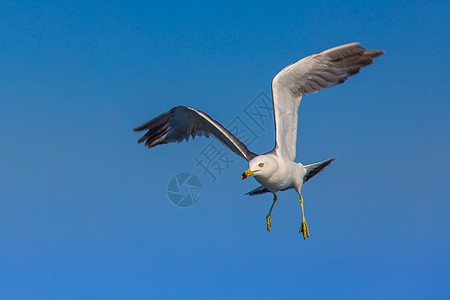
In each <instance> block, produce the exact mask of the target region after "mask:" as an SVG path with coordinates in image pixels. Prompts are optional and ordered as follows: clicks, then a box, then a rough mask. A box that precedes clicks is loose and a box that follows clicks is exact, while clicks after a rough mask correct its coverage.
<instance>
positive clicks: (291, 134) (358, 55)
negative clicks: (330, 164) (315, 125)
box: [272, 43, 384, 161]
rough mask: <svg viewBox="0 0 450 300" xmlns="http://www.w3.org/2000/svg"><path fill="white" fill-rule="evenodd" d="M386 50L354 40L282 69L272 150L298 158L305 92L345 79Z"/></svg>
mask: <svg viewBox="0 0 450 300" xmlns="http://www.w3.org/2000/svg"><path fill="white" fill-rule="evenodd" d="M382 54H384V51H382V50H366V49H364V48H363V47H361V46H360V45H359V44H358V43H351V44H346V45H342V46H339V47H335V48H331V49H329V50H326V51H323V52H321V53H318V54H314V55H311V56H308V57H305V58H303V59H301V60H299V61H298V62H296V63H294V64H291V65H289V66H287V67H286V68H284V69H283V70H281V72H280V73H278V74H277V75H276V76H275V78H274V79H273V81H272V96H273V108H274V113H275V127H276V145H275V148H274V149H273V150H272V151H274V152H275V153H276V154H277V155H279V156H283V157H284V158H286V159H289V160H292V161H293V160H294V159H295V155H296V141H297V125H298V107H299V105H300V101H301V99H302V96H304V95H306V94H309V93H315V92H318V91H320V90H323V89H325V88H328V87H331V86H334V85H337V84H340V83H343V82H344V81H346V80H347V78H348V77H349V76H352V75H354V74H357V73H359V71H360V69H361V68H362V67H364V66H367V65H370V64H372V63H373V58H375V57H377V56H380V55H382Z"/></svg>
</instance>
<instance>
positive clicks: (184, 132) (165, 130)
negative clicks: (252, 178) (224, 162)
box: [134, 106, 257, 161]
mask: <svg viewBox="0 0 450 300" xmlns="http://www.w3.org/2000/svg"><path fill="white" fill-rule="evenodd" d="M142 130H148V131H147V133H146V134H145V135H144V136H143V137H141V138H140V139H139V140H138V143H141V142H144V141H145V145H146V146H147V147H149V148H152V147H155V146H157V145H161V144H168V143H173V142H178V143H179V142H181V141H183V140H186V141H188V140H189V137H190V136H191V137H192V138H194V137H195V136H202V135H204V136H206V137H209V136H210V135H212V136H213V137H215V138H216V139H218V140H219V141H220V142H221V143H222V144H224V145H225V146H226V147H227V148H228V149H230V150H231V151H233V152H234V153H236V154H237V155H239V156H241V157H242V158H244V159H246V160H248V161H249V160H252V159H253V158H254V157H255V156H257V155H256V154H255V153H253V152H251V151H250V150H248V149H247V146H245V145H244V143H242V142H241V141H240V140H239V139H238V138H237V137H235V136H234V135H233V134H232V133H231V132H229V131H228V130H226V129H225V128H224V127H223V126H222V125H220V124H219V123H218V122H216V121H214V120H213V119H212V118H211V117H210V116H208V115H207V114H205V113H204V112H201V111H198V110H196V109H193V108H190V107H186V106H177V107H174V108H172V109H171V110H170V111H168V112H165V113H163V114H161V115H160V116H158V117H156V118H154V119H153V120H150V121H148V122H147V123H145V124H143V125H141V126H138V127H136V128H135V129H134V131H142Z"/></svg>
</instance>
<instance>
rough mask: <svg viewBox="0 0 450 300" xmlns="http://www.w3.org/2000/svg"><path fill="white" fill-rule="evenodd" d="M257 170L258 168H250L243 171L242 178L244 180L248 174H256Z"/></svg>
mask: <svg viewBox="0 0 450 300" xmlns="http://www.w3.org/2000/svg"><path fill="white" fill-rule="evenodd" d="M256 172H258V170H256V171H250V169H248V170H247V171H245V172H244V173H242V177H241V180H244V179H245V178H247V177H248V176H252V175H253V174H255V173H256Z"/></svg>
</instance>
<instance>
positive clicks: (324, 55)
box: [134, 43, 384, 239]
mask: <svg viewBox="0 0 450 300" xmlns="http://www.w3.org/2000/svg"><path fill="white" fill-rule="evenodd" d="M383 54H384V51H382V50H366V49H364V48H363V47H362V46H361V45H360V44H359V43H350V44H345V45H342V46H338V47H334V48H331V49H328V50H326V51H323V52H320V53H317V54H313V55H310V56H308V57H305V58H303V59H301V60H299V61H297V62H296V63H293V64H291V65H289V66H287V67H285V68H284V69H283V70H281V71H280V72H279V73H278V74H277V75H276V76H275V78H274V79H273V81H272V99H273V110H274V115H275V131H276V142H275V147H274V148H273V149H272V150H271V151H270V152H267V153H265V154H262V155H257V154H255V153H254V152H251V151H250V150H249V149H248V148H247V146H246V145H245V144H244V143H242V142H241V141H240V140H239V139H238V138H236V136H234V135H233V134H232V133H231V132H229V131H228V130H227V129H226V128H225V127H223V126H222V125H221V124H220V123H218V122H217V121H215V120H214V119H213V118H211V117H210V116H208V115H207V114H206V113H204V112H202V111H199V110H196V109H194V108H190V107H186V106H177V107H174V108H172V109H171V110H169V111H167V112H165V113H163V114H161V115H159V116H158V117H156V118H154V119H152V120H150V121H149V122H147V123H145V124H143V125H141V126H138V127H136V128H134V131H145V130H147V132H146V133H145V135H144V136H142V137H141V138H140V139H139V140H138V143H141V142H145V145H146V146H147V147H148V148H152V147H155V146H157V145H161V144H168V143H172V142H178V143H179V142H181V141H183V140H186V141H188V140H189V137H192V138H193V139H194V137H195V136H206V137H209V136H213V137H214V138H216V139H217V140H219V141H220V142H221V143H222V144H223V145H225V147H227V148H228V149H230V150H231V151H233V152H234V153H236V154H237V155H239V156H241V157H242V158H243V159H245V160H247V161H248V166H249V168H248V170H247V171H245V172H244V173H243V174H242V177H241V179H245V178H247V177H249V176H253V177H254V178H255V179H256V181H258V182H259V183H260V184H261V185H260V186H259V187H257V188H255V189H254V190H252V191H250V192H248V193H247V194H246V195H259V194H263V193H272V194H273V202H272V206H271V207H270V210H269V213H268V214H267V216H266V223H267V230H268V231H270V229H271V226H272V218H271V215H272V210H273V207H274V205H275V203H276V202H277V200H278V197H277V192H279V191H285V190H288V189H295V191H296V192H297V193H298V195H299V202H300V206H301V209H302V224H301V227H300V230H299V232H300V233H302V234H303V239H306V238H307V237H308V238H309V229H308V224H307V223H306V219H305V212H304V208H303V197H302V194H301V191H302V187H303V184H304V183H305V182H307V181H308V180H310V179H311V178H313V177H314V176H316V175H317V174H318V173H319V172H321V171H322V170H323V169H324V168H325V167H327V166H329V165H330V164H331V163H332V162H333V161H334V160H335V157H333V158H330V159H327V160H324V161H321V162H318V163H314V164H310V165H303V164H301V163H297V162H294V160H295V156H296V142H297V125H298V108H299V105H300V101H301V99H302V97H303V96H304V95H307V94H311V93H316V92H318V91H320V90H323V89H326V88H328V87H332V86H335V85H338V84H341V83H343V82H345V81H346V80H347V78H348V77H350V76H352V75H355V74H357V73H359V71H360V69H361V68H362V67H365V66H367V65H370V64H372V63H373V59H374V58H375V57H378V56H380V55H383Z"/></svg>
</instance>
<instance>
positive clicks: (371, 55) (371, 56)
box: [364, 50, 385, 58]
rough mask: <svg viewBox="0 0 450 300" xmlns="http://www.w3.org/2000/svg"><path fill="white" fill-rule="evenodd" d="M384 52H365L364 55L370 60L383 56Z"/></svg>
mask: <svg viewBox="0 0 450 300" xmlns="http://www.w3.org/2000/svg"><path fill="white" fill-rule="evenodd" d="M384 53H385V52H384V50H366V51H364V54H365V55H367V56H369V57H370V58H375V57H378V56H381V55H384Z"/></svg>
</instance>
